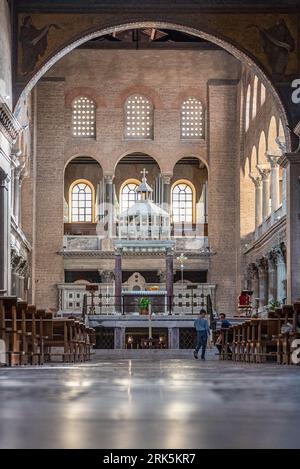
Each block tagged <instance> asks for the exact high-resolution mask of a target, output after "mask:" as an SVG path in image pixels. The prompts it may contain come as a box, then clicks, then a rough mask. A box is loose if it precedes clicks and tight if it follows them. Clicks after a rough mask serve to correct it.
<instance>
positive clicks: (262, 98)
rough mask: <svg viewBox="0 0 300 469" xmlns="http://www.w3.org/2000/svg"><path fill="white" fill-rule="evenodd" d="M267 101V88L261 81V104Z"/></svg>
mask: <svg viewBox="0 0 300 469" xmlns="http://www.w3.org/2000/svg"><path fill="white" fill-rule="evenodd" d="M265 101H266V88H265V86H264V85H263V84H262V83H261V85H260V105H261V106H262V105H263V104H264V103H265Z"/></svg>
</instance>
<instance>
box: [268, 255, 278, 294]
mask: <svg viewBox="0 0 300 469" xmlns="http://www.w3.org/2000/svg"><path fill="white" fill-rule="evenodd" d="M275 300H277V266H276V254H275V253H274V252H273V251H271V252H270V253H269V255H268V303H270V302H271V301H275Z"/></svg>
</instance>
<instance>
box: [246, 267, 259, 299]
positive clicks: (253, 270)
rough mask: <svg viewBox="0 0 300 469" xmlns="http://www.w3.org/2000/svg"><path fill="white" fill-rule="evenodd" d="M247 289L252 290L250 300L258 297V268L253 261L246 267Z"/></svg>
mask: <svg viewBox="0 0 300 469" xmlns="http://www.w3.org/2000/svg"><path fill="white" fill-rule="evenodd" d="M247 289H249V290H250V291H253V295H252V301H253V304H254V300H255V299H256V298H259V282H258V268H257V265H256V264H255V263H252V264H250V265H249V266H248V269H247Z"/></svg>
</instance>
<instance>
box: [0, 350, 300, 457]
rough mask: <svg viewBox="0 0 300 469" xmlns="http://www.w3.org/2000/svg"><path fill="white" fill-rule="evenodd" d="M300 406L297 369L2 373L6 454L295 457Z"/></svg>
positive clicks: (171, 366)
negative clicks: (241, 451)
mask: <svg viewBox="0 0 300 469" xmlns="http://www.w3.org/2000/svg"><path fill="white" fill-rule="evenodd" d="M283 396H284V398H283ZM299 398H300V369H299V367H280V366H277V365H263V366H259V365H251V364H244V365H241V364H235V363H229V362H228V363H227V362H225V363H224V362H223V363H222V362H218V361H211V362H210V361H207V362H206V363H201V362H197V361H193V360H189V359H182V360H180V359H178V360H174V359H173V360H171V359H168V360H158V359H155V360H154V359H152V360H138V359H134V360H111V361H109V360H103V361H99V362H95V363H90V364H82V365H78V366H75V367H72V366H57V367H53V366H51V367H35V368H18V369H17V368H15V369H2V370H1V374H0V399H1V406H0V447H1V448H139V447H140V448H222V447H225V448H245V447H256V448H264V447H273V448H274V447H276V448H288V447H290V448H293V447H294V448H298V447H300V443H299V441H298V429H299V426H300V409H299V406H298V402H299Z"/></svg>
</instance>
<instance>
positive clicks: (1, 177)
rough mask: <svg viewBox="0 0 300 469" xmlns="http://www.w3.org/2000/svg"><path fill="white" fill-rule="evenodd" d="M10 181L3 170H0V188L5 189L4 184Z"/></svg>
mask: <svg viewBox="0 0 300 469" xmlns="http://www.w3.org/2000/svg"><path fill="white" fill-rule="evenodd" d="M9 181H10V177H9V176H8V174H7V173H6V172H5V171H4V169H2V168H0V186H1V187H6V184H7V183H8V182H9Z"/></svg>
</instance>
